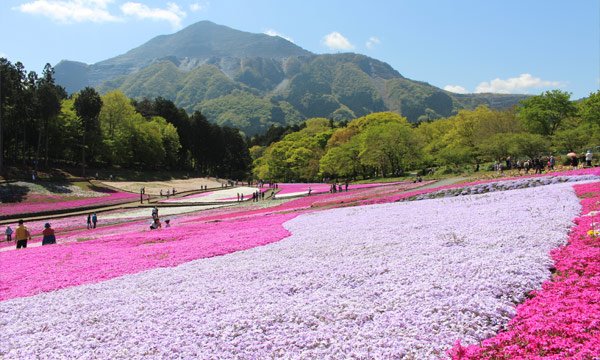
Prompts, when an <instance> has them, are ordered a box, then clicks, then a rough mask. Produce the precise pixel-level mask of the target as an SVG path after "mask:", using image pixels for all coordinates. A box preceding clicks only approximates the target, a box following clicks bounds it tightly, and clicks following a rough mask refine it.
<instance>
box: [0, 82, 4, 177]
mask: <svg viewBox="0 0 600 360" xmlns="http://www.w3.org/2000/svg"><path fill="white" fill-rule="evenodd" d="M2 105H3V103H2V73H0V175H1V174H3V173H4V139H3V138H4V136H3V135H4V133H3V131H2V115H3V114H2Z"/></svg>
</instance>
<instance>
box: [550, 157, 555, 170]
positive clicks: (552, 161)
mask: <svg viewBox="0 0 600 360" xmlns="http://www.w3.org/2000/svg"><path fill="white" fill-rule="evenodd" d="M554 165H556V159H554V155H550V159H548V167H549V168H550V170H554Z"/></svg>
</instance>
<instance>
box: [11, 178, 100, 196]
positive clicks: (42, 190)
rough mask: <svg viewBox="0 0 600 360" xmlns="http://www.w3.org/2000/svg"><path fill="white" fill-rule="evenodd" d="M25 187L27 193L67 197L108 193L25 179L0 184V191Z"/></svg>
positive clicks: (66, 184) (65, 184)
mask: <svg viewBox="0 0 600 360" xmlns="http://www.w3.org/2000/svg"><path fill="white" fill-rule="evenodd" d="M15 187H16V188H26V189H27V191H28V193H30V194H37V195H54V196H69V197H84V198H86V197H87V198H93V197H101V196H108V195H109V194H108V193H102V192H98V191H93V190H85V189H82V188H81V187H79V186H77V185H73V184H71V183H51V182H49V183H44V185H40V184H36V183H30V182H25V181H16V182H11V183H9V184H6V185H2V186H0V193H1V192H3V191H7V192H10V191H14V188H15Z"/></svg>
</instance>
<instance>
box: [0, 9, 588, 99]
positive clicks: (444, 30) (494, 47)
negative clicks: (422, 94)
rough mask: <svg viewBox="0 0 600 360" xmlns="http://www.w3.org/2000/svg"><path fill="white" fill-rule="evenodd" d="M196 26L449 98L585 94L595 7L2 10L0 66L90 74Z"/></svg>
mask: <svg viewBox="0 0 600 360" xmlns="http://www.w3.org/2000/svg"><path fill="white" fill-rule="evenodd" d="M200 20H210V21H213V22H215V23H217V24H222V25H226V26H229V27H232V28H234V29H238V30H243V31H249V32H255V33H261V32H262V33H269V34H279V35H280V36H282V37H286V38H289V39H290V40H291V41H293V42H294V43H296V44H297V45H299V46H301V47H303V48H305V49H307V50H309V51H312V52H314V53H318V54H321V53H332V52H348V51H351V52H356V53H361V54H365V55H368V56H371V57H374V58H376V59H379V60H382V61H385V62H387V63H388V64H390V65H391V66H392V67H394V68H395V69H396V70H398V71H399V72H400V73H401V74H402V75H403V76H406V77H408V78H411V79H414V80H420V81H426V82H429V83H430V84H432V85H435V86H438V87H440V88H446V89H447V90H450V91H455V92H499V93H527V94H539V93H541V92H542V91H545V90H549V89H557V88H558V89H562V90H565V91H568V92H571V93H573V99H577V98H581V97H584V96H587V95H589V93H591V92H595V91H597V90H598V88H599V84H600V1H598V0H574V1H567V0H560V1H557V0H520V1H516V0H455V1H450V0H437V1H433V0H411V1H404V0H387V1H384V0H372V1H364V0H361V1H358V0H356V1H355V0H320V1H317V0H302V1H300V0H287V1H286V0H279V1H276V0H252V1H250V0H211V1H204V0H173V1H138V0H3V1H1V2H0V34H2V35H1V40H0V56H3V57H7V58H8V59H9V60H10V61H11V62H16V61H21V62H23V64H24V65H25V68H26V69H27V70H35V71H38V72H40V71H41V70H42V68H43V66H44V64H45V63H46V62H49V63H50V64H52V65H55V64H56V63H58V62H59V61H60V60H61V59H68V60H77V61H83V62H86V63H89V64H91V63H95V62H98V61H101V60H104V59H107V58H110V57H113V56H116V55H119V54H122V53H124V52H126V51H128V50H130V49H132V48H134V47H136V46H139V45H141V44H143V43H144V42H146V41H148V40H150V39H151V38H153V37H154V36H157V35H162V34H170V33H173V32H176V31H177V30H180V29H182V28H183V27H185V26H187V25H190V24H192V23H195V22H197V21H200Z"/></svg>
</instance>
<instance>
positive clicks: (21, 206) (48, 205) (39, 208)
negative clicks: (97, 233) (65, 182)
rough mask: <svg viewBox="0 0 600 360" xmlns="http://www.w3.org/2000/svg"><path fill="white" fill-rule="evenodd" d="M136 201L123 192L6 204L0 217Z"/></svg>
mask: <svg viewBox="0 0 600 360" xmlns="http://www.w3.org/2000/svg"><path fill="white" fill-rule="evenodd" d="M135 199H137V196H136V195H135V194H130V193H125V192H116V191H115V192H110V193H108V195H106V196H99V197H93V198H84V199H78V200H68V201H53V202H34V203H28V202H26V203H6V204H0V215H22V214H35V213H39V212H45V211H50V210H62V209H74V208H86V207H91V206H100V205H113V204H119V203H124V202H129V201H133V200H135Z"/></svg>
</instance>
